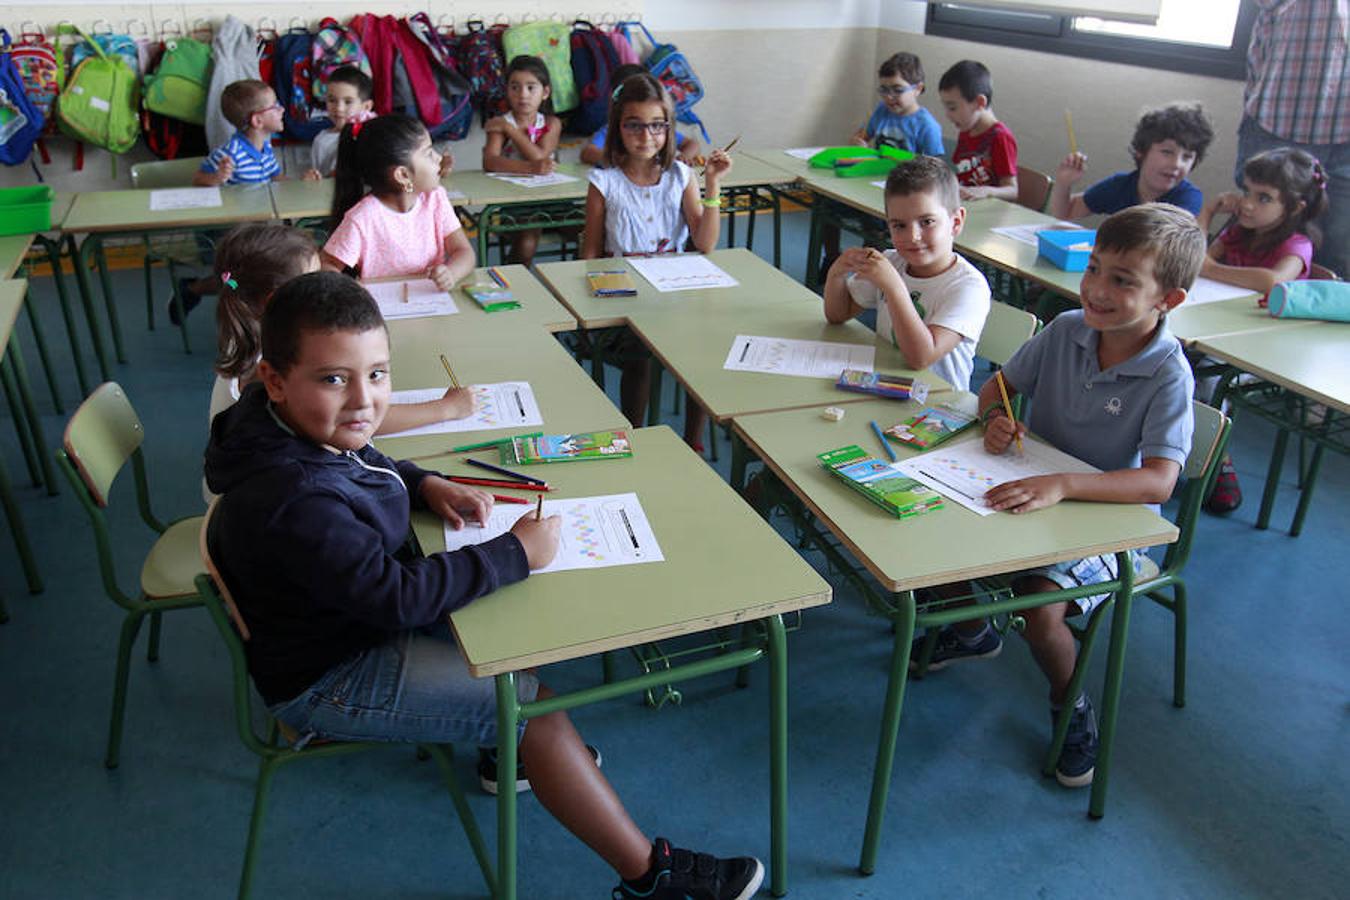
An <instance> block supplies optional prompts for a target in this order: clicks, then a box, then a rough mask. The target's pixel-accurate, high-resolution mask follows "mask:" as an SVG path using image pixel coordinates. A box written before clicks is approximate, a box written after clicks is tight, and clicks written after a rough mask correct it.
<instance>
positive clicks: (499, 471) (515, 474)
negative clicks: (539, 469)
mask: <svg viewBox="0 0 1350 900" xmlns="http://www.w3.org/2000/svg"><path fill="white" fill-rule="evenodd" d="M464 461H465V462H466V463H468V464H469V465H471V466H477V467H478V468H480V469H487V470H488V471H489V472H496V473H497V474H498V475H505V476H506V477H507V478H512V479H515V480H516V481H523V482H525V483H527V484H544V485H546V484H548V482H546V481H542V480H540V479H538V478H531V477H530V476H529V475H522V474H520V473H519V472H512V471H511V470H510V469H503V468H502V467H501V466H494V465H493V464H492V463H487V462H483V461H482V460H481V459H466V460H464Z"/></svg>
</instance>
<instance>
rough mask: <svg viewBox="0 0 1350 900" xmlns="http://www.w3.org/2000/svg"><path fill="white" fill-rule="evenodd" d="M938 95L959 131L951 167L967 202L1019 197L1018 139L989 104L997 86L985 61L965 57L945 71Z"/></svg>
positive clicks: (949, 117) (949, 118)
mask: <svg viewBox="0 0 1350 900" xmlns="http://www.w3.org/2000/svg"><path fill="white" fill-rule="evenodd" d="M938 95H939V96H940V97H942V107H943V109H945V110H946V111H947V118H948V120H950V121H951V123H952V124H953V125H955V126H956V130H957V131H958V132H960V133H959V134H958V135H957V138H956V149H955V150H953V151H952V166H953V167H955V169H956V180H957V181H958V182H960V184H961V199H962V200H978V199H980V198H981V197H1000V198H1002V199H1004V200H1016V199H1017V139H1016V138H1014V137H1013V133H1012V132H1011V131H1010V130H1008V126H1007V125H1004V124H1003V123H1002V122H1000V121H999V120H998V119H996V118H995V117H994V111H993V110H991V109H990V108H989V104H990V103H991V102H992V101H993V96H994V89H993V84H992V81H991V79H990V77H989V70H988V69H987V68H985V66H984V65H983V64H982V63H978V62H975V61H974V60H971V59H963V60H961V62H959V63H957V64H956V65H954V66H952V67H951V68H950V69H948V70H947V71H946V72H944V73H943V75H942V80H941V81H939V82H938Z"/></svg>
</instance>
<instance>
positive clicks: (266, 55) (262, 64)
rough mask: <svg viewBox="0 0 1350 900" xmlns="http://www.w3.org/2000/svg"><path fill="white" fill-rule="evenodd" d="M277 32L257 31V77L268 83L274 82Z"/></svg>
mask: <svg viewBox="0 0 1350 900" xmlns="http://www.w3.org/2000/svg"><path fill="white" fill-rule="evenodd" d="M276 56H277V33H276V32H275V31H259V32H258V78H259V80H261V81H265V82H267V83H268V84H276V79H275V77H274V76H275V74H276V66H275V62H276Z"/></svg>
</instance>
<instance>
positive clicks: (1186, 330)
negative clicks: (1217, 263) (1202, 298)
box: [1167, 294, 1325, 345]
mask: <svg viewBox="0 0 1350 900" xmlns="http://www.w3.org/2000/svg"><path fill="white" fill-rule="evenodd" d="M1317 324H1319V323H1317V322H1315V321H1313V320H1311V319H1276V318H1273V317H1272V316H1271V315H1270V313H1269V312H1267V311H1266V310H1265V309H1263V308H1262V307H1260V306H1257V305H1256V295H1255V294H1253V295H1252V296H1250V297H1234V298H1232V299H1230V300H1216V301H1214V302H1213V303H1201V304H1198V305H1196V306H1192V305H1191V304H1189V303H1182V304H1181V306H1180V307H1178V308H1177V309H1174V310H1172V311H1171V312H1170V313H1168V314H1167V327H1168V328H1170V329H1172V333H1173V334H1175V335H1176V336H1177V337H1178V338H1179V339H1180V340H1181V341H1182V343H1184V344H1187V345H1190V344H1193V343H1195V342H1196V341H1202V340H1206V339H1208V338H1214V337H1222V336H1225V335H1232V334H1248V333H1250V332H1254V331H1285V330H1288V329H1292V328H1306V327H1307V326H1309V325H1317ZM1321 324H1325V323H1321Z"/></svg>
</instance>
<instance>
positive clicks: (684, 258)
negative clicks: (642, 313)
mask: <svg viewBox="0 0 1350 900" xmlns="http://www.w3.org/2000/svg"><path fill="white" fill-rule="evenodd" d="M628 261H629V262H630V263H632V264H633V268H634V269H637V270H638V274H640V275H641V276H642V277H643V278H645V279H647V281H648V282H649V283H650V284H651V286H652V287H654V288H656V289H657V290H658V291H660V292H661V293H663V294H667V293H670V292H671V291H695V290H699V289H700V288H722V287H735V286H736V285H738V284H739V283H740V282H738V281H737V280H736V279H735V278H732V277H731V276H730V275H728V274H727V273H726V272H723V271H722V270H721V269H720V268H718V267H717V265H715V264H714V263H713V262H712V261H711V260H709V259H708V258H707V257H706V256H703V255H702V254H700V253H680V254H665V255H662V256H630V257H629V258H628Z"/></svg>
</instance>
